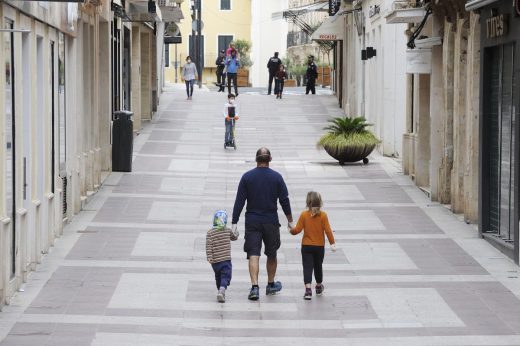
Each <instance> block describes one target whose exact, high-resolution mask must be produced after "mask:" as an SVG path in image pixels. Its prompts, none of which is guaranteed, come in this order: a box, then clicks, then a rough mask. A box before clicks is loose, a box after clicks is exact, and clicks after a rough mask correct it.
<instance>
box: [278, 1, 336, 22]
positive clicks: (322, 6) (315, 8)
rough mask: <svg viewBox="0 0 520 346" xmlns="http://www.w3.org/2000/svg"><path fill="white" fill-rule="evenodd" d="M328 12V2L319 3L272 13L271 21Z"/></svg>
mask: <svg viewBox="0 0 520 346" xmlns="http://www.w3.org/2000/svg"><path fill="white" fill-rule="evenodd" d="M328 11H329V2H328V1H320V2H315V3H312V4H308V5H304V6H300V7H294V8H289V9H287V10H285V11H281V12H274V13H272V14H271V18H272V19H282V18H287V17H292V16H301V15H302V14H306V13H311V12H328Z"/></svg>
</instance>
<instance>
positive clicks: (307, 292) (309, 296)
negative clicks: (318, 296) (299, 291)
mask: <svg viewBox="0 0 520 346" xmlns="http://www.w3.org/2000/svg"><path fill="white" fill-rule="evenodd" d="M303 299H305V300H311V299H312V290H311V289H310V288H306V289H305V295H304V296H303Z"/></svg>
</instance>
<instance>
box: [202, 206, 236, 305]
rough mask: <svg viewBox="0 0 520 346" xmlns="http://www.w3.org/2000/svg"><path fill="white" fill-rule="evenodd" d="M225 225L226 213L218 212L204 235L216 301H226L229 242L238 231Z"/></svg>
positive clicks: (229, 263)
mask: <svg viewBox="0 0 520 346" xmlns="http://www.w3.org/2000/svg"><path fill="white" fill-rule="evenodd" d="M226 225H227V213H226V212H225V211H224V210H219V211H217V212H216V213H215V215H214V216H213V227H212V228H211V229H210V230H209V231H208V233H207V234H206V257H207V260H208V262H209V263H210V264H211V267H212V268H213V271H214V272H215V283H216V285H217V290H218V292H217V300H218V301H219V302H220V303H224V302H225V301H226V289H227V287H228V286H229V284H230V283H231V275H232V271H233V267H232V265H231V240H237V239H238V231H237V230H236V229H235V230H233V231H232V230H231V229H229V228H228V227H226Z"/></svg>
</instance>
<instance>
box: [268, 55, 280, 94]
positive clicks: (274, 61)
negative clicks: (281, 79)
mask: <svg viewBox="0 0 520 346" xmlns="http://www.w3.org/2000/svg"><path fill="white" fill-rule="evenodd" d="M281 64H282V60H281V59H280V58H279V57H278V52H274V56H273V57H271V58H270V59H269V61H268V62H267V69H268V70H269V85H268V88H267V95H271V88H272V86H273V79H274V78H275V77H276V73H278V71H279V70H280V65H281ZM275 87H276V81H275Z"/></svg>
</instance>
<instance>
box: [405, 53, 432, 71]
mask: <svg viewBox="0 0 520 346" xmlns="http://www.w3.org/2000/svg"><path fill="white" fill-rule="evenodd" d="M406 73H409V74H415V73H418V74H431V73H432V50H431V49H408V50H407V51H406Z"/></svg>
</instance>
